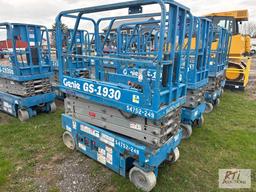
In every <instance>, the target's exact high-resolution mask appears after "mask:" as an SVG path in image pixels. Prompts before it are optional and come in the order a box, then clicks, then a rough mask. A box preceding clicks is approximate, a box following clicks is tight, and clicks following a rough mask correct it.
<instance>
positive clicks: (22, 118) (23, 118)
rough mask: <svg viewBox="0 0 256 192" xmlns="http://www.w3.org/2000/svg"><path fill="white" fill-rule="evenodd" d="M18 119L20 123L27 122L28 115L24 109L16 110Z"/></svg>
mask: <svg viewBox="0 0 256 192" xmlns="http://www.w3.org/2000/svg"><path fill="white" fill-rule="evenodd" d="M18 118H19V120H20V121H22V122H23V121H27V120H29V113H28V111H27V110H25V109H19V110H18Z"/></svg>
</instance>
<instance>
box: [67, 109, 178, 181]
mask: <svg viewBox="0 0 256 192" xmlns="http://www.w3.org/2000/svg"><path fill="white" fill-rule="evenodd" d="M62 126H63V128H64V129H65V130H66V131H67V132H69V133H71V134H72V137H73V138H74V141H75V148H76V149H77V150H79V151H80V152H82V153H84V154H85V155H87V156H89V157H90V158H92V159H94V160H96V161H98V162H100V163H102V164H103V165H105V166H106V167H108V168H110V169H111V170H113V171H115V172H116V173H118V174H120V175H122V176H124V177H125V176H127V172H128V171H129V170H130V169H131V168H132V167H134V166H135V167H138V168H139V169H141V170H143V171H144V172H151V171H152V172H154V174H155V176H157V175H158V167H159V166H160V165H161V164H162V163H163V162H164V161H165V160H170V159H169V157H170V155H171V154H172V153H173V151H174V150H175V149H176V148H177V146H178V145H179V144H180V142H181V138H182V130H181V129H179V131H178V132H177V134H176V135H175V136H172V137H171V138H170V139H169V140H168V141H167V142H166V143H165V144H164V145H162V146H161V147H160V148H157V149H152V148H151V147H148V146H146V145H144V144H142V143H140V142H138V141H136V140H133V139H129V138H127V137H125V136H120V135H118V134H114V133H112V132H110V131H106V130H104V129H101V128H98V127H95V126H92V125H90V124H87V123H85V122H82V121H79V120H77V119H74V118H72V117H71V116H68V115H64V114H63V115H62Z"/></svg>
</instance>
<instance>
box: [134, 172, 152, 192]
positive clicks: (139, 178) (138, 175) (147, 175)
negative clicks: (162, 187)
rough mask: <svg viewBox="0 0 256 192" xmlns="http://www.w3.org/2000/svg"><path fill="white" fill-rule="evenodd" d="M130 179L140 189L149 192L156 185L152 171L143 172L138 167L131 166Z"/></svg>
mask: <svg viewBox="0 0 256 192" xmlns="http://www.w3.org/2000/svg"><path fill="white" fill-rule="evenodd" d="M129 179H130V181H131V182H132V183H133V184H134V185H135V186H136V187H137V188H138V189H140V190H142V191H145V192H149V191H151V190H152V189H153V188H154V187H155V185H156V176H155V174H154V172H152V171H151V172H144V171H143V170H141V169H139V168H138V167H133V168H132V169H131V170H130V172H129Z"/></svg>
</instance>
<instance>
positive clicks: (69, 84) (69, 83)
mask: <svg viewBox="0 0 256 192" xmlns="http://www.w3.org/2000/svg"><path fill="white" fill-rule="evenodd" d="M63 85H64V86H65V87H69V88H71V89H78V90H80V87H81V86H80V84H79V83H77V82H76V81H68V79H67V78H64V79H63Z"/></svg>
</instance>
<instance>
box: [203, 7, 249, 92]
mask: <svg viewBox="0 0 256 192" xmlns="http://www.w3.org/2000/svg"><path fill="white" fill-rule="evenodd" d="M207 17H208V18H209V19H211V20H212V21H213V23H214V24H216V25H219V26H221V27H224V28H226V29H228V30H229V31H230V32H231V33H232V41H231V45H230V53H229V64H228V68H227V70H226V79H227V82H226V87H227V88H232V89H241V90H243V89H244V88H245V87H246V86H247V84H248V82H249V74H250V66H251V58H250V41H251V38H250V36H249V35H242V34H240V32H239V24H242V22H244V21H248V10H236V11H228V12H219V13H211V14H209V15H207Z"/></svg>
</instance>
